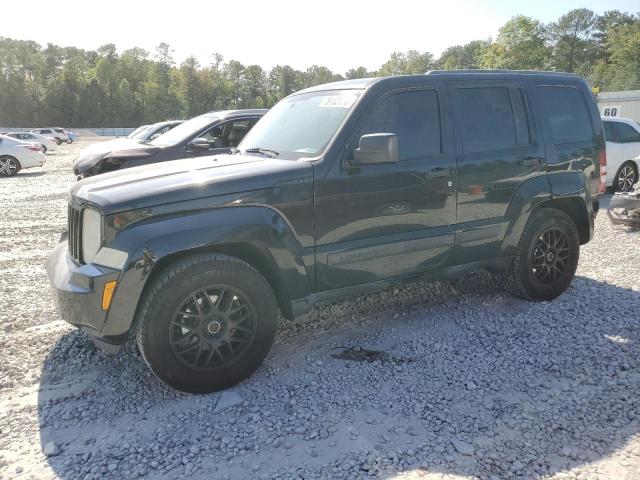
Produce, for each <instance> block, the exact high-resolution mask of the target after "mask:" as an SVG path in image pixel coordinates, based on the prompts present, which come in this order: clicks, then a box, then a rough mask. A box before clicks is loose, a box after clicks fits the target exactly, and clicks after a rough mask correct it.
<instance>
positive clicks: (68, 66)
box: [0, 8, 640, 127]
mask: <svg viewBox="0 0 640 480" xmlns="http://www.w3.org/2000/svg"><path fill="white" fill-rule="evenodd" d="M433 69H447V70H457V69H518V70H553V71H565V72H575V73H577V74H579V75H582V76H584V77H585V78H587V79H588V80H589V82H590V83H591V85H592V86H593V88H594V90H595V91H614V90H632V89H640V14H628V13H624V12H620V11H617V10H612V11H606V12H604V13H603V14H602V15H597V14H595V13H594V12H592V11H591V10H588V9H585V8H580V9H575V10H571V11H570V12H568V13H566V14H565V15H563V16H562V17H560V18H559V19H558V20H557V21H555V22H551V23H549V24H544V23H542V22H540V21H538V20H536V19H535V18H531V17H527V16H523V15H519V16H516V17H513V18H511V19H510V20H509V21H507V22H506V23H505V24H504V25H503V26H502V27H501V28H500V30H499V33H498V35H497V37H496V38H495V39H485V40H475V41H472V42H469V43H467V44H465V45H455V46H452V47H449V48H447V49H446V50H445V51H444V52H443V53H442V54H441V55H440V57H439V58H435V57H434V55H433V54H431V53H430V52H428V51H424V52H423V51H417V50H409V51H408V52H395V53H393V54H392V55H391V56H390V58H389V59H388V60H387V61H386V62H385V63H384V64H383V65H381V66H380V68H379V69H378V70H377V71H368V70H367V69H366V68H365V67H362V66H358V67H354V68H351V69H349V70H348V71H347V72H344V73H343V74H341V73H336V72H332V71H331V70H330V69H329V68H327V67H325V66H321V65H313V66H311V67H309V68H307V69H306V70H304V71H302V70H297V69H294V68H292V67H290V66H288V65H277V66H275V67H273V68H272V69H271V70H269V71H267V70H266V69H264V68H262V67H261V66H259V65H243V64H242V63H240V62H238V61H236V60H229V61H225V60H224V58H223V57H222V55H220V54H219V53H213V54H212V55H211V58H210V61H209V63H208V64H206V65H202V64H200V63H199V62H198V60H197V59H196V58H195V57H188V58H186V59H185V60H184V61H183V62H182V63H180V64H176V63H175V61H174V59H173V56H172V50H171V47H170V46H169V45H168V44H166V43H161V44H160V45H158V46H157V47H156V49H155V51H154V52H148V51H146V50H143V49H141V48H131V49H128V50H125V51H123V52H120V53H119V52H118V51H117V49H116V46H115V45H114V44H107V45H103V46H102V47H100V48H98V49H97V50H95V51H94V50H82V49H79V48H75V47H60V46H57V45H53V44H47V45H46V47H43V46H41V45H39V44H37V43H35V42H32V41H24V40H14V39H10V38H3V37H0V125H2V126H5V127H12V126H24V127H26V126H41V125H62V126H73V127H103V126H108V127H111V126H119V127H135V126H138V125H141V124H147V123H152V122H156V121H160V120H165V119H172V118H189V117H192V116H194V115H197V114H200V113H203V112H207V111H211V110H218V109H232V108H249V107H256V108H260V107H270V106H272V105H273V104H274V103H275V102H277V101H278V100H279V99H281V98H283V97H284V96H286V95H288V94H290V93H292V92H295V91H297V90H300V89H302V88H305V87H310V86H313V85H318V84H321V83H326V82H331V81H335V80H341V79H345V78H346V79H352V78H363V77H369V76H386V75H402V74H413V73H424V72H426V71H428V70H433Z"/></svg>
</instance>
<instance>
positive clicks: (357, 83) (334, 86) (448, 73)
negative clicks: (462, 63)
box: [294, 70, 581, 95]
mask: <svg viewBox="0 0 640 480" xmlns="http://www.w3.org/2000/svg"><path fill="white" fill-rule="evenodd" d="M426 75H429V76H431V75H437V76H442V77H444V78H451V79H456V80H460V79H463V78H469V77H470V76H471V77H477V78H481V77H482V78H487V77H496V78H500V77H518V76H535V77H543V78H544V77H549V78H556V79H557V78H570V79H580V78H581V77H579V76H578V75H576V74H573V73H564V72H542V71H536V70H431V71H428V72H426V73H421V74H417V75H397V76H393V77H371V78H358V79H354V80H341V81H339V82H331V83H324V84H321V85H316V86H314V87H310V88H306V89H304V90H300V91H299V92H296V93H295V94H294V95H297V94H299V93H308V92H318V91H325V90H349V89H353V90H364V89H366V88H368V87H369V86H371V85H373V84H376V83H383V82H384V83H386V82H389V83H401V82H407V81H412V80H413V81H418V80H421V79H424V78H425V76H426Z"/></svg>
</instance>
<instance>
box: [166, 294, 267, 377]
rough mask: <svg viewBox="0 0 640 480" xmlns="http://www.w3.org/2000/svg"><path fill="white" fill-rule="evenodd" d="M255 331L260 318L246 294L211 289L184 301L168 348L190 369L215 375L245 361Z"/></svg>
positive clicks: (170, 331) (171, 327)
mask: <svg viewBox="0 0 640 480" xmlns="http://www.w3.org/2000/svg"><path fill="white" fill-rule="evenodd" d="M256 330H257V315H256V312H255V309H254V307H253V305H252V304H251V302H250V301H249V300H248V298H247V296H246V295H244V293H242V292H241V291H240V290H238V289H237V288H234V287H231V286H229V285H209V286H207V287H204V288H200V289H198V290H196V291H194V292H192V293H191V294H190V295H188V296H187V297H186V298H185V299H184V300H182V302H181V303H180V305H179V306H178V308H177V309H176V311H175V312H174V314H173V317H172V319H171V324H170V325H169V344H170V345H171V350H172V351H173V353H174V354H175V356H176V357H177V358H178V360H180V362H181V363H183V364H184V365H186V366H187V367H189V368H192V369H195V370H202V371H215V370H220V369H223V368H226V367H229V366H230V365H232V364H234V363H235V362H236V361H238V360H239V359H240V358H242V357H243V356H244V354H245V353H246V352H247V350H249V348H250V347H251V345H252V344H253V341H254V339H255V335H256Z"/></svg>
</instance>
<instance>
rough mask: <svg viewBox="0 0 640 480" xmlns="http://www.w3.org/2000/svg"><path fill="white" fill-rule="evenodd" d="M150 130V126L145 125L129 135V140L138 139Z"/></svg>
mask: <svg viewBox="0 0 640 480" xmlns="http://www.w3.org/2000/svg"><path fill="white" fill-rule="evenodd" d="M148 129H149V125H143V126H141V127H138V128H136V129H135V130H134V131H133V132H131V133H130V134H129V135H127V138H138V137H139V136H140V135H141V134H142V133H143V132H146V131H147V130H148Z"/></svg>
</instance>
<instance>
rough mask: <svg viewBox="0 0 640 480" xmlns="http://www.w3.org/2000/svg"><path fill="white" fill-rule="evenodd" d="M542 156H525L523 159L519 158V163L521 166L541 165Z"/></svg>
mask: <svg viewBox="0 0 640 480" xmlns="http://www.w3.org/2000/svg"><path fill="white" fill-rule="evenodd" d="M543 161H544V160H543V158H542V157H527V158H525V159H523V160H520V165H523V166H532V165H541V164H542V162H543Z"/></svg>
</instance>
